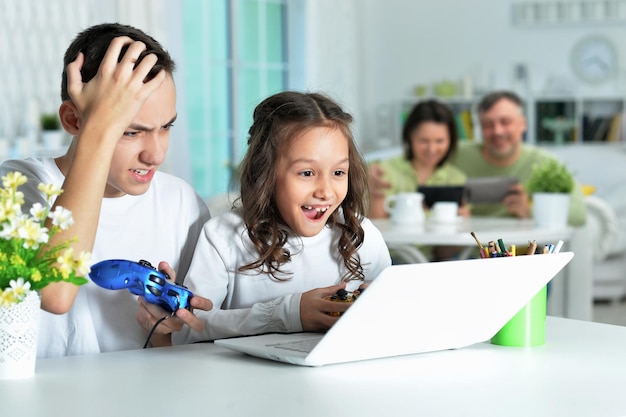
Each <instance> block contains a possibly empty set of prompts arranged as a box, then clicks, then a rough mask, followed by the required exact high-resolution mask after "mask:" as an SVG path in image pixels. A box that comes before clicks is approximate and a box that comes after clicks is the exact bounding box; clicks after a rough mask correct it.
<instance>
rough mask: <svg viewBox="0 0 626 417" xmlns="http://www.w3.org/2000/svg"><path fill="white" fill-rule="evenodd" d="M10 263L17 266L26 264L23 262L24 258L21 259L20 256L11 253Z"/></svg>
mask: <svg viewBox="0 0 626 417" xmlns="http://www.w3.org/2000/svg"><path fill="white" fill-rule="evenodd" d="M11 264H13V265H18V266H24V265H26V262H24V259H22V257H21V256H20V255H18V254H15V253H14V254H12V255H11Z"/></svg>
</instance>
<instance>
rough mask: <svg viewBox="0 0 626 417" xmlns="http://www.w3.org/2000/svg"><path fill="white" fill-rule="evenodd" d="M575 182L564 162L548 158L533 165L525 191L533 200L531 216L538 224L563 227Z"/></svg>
mask: <svg viewBox="0 0 626 417" xmlns="http://www.w3.org/2000/svg"><path fill="white" fill-rule="evenodd" d="M574 186H575V182H574V177H573V176H572V174H571V173H570V172H569V171H568V170H567V168H566V167H565V165H564V164H562V163H561V162H559V161H558V160H556V159H548V160H546V161H545V162H544V163H542V164H540V165H535V166H533V170H532V175H531V177H530V179H529V181H528V182H527V183H526V191H527V192H528V193H529V194H530V195H531V198H532V202H533V218H534V219H535V223H536V224H537V225H538V226H545V227H565V226H566V225H567V217H568V214H569V201H570V193H571V192H572V190H573V189H574Z"/></svg>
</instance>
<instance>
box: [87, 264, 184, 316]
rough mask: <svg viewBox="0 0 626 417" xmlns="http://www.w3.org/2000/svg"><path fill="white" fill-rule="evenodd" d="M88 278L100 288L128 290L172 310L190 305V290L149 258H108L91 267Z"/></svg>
mask: <svg viewBox="0 0 626 417" xmlns="http://www.w3.org/2000/svg"><path fill="white" fill-rule="evenodd" d="M89 277H90V278H91V280H92V281H93V282H94V283H96V284H97V285H98V286H100V287H102V288H106V289H109V290H121V289H124V288H128V291H130V292H131V293H133V294H135V295H140V296H143V297H144V298H145V300H146V301H147V302H149V303H151V304H158V305H160V306H161V307H163V309H165V310H167V311H169V312H174V311H176V310H178V309H179V308H186V309H191V306H190V305H189V300H190V299H191V297H193V293H192V292H191V291H189V290H188V289H187V288H185V287H183V286H180V285H177V284H174V283H172V282H170V281H168V280H167V278H168V277H167V276H166V275H165V274H164V273H162V272H160V271H157V270H156V268H154V267H153V266H152V265H150V262H148V261H144V260H140V261H139V262H133V261H126V260H122V259H109V260H106V261H101V262H98V263H97V264H95V265H93V266H92V267H91V272H90V273H89Z"/></svg>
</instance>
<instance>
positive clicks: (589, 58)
mask: <svg viewBox="0 0 626 417" xmlns="http://www.w3.org/2000/svg"><path fill="white" fill-rule="evenodd" d="M571 64H572V68H573V69H574V72H575V73H576V75H577V76H578V77H579V78H580V79H581V80H583V81H586V82H589V83H601V82H603V81H606V80H608V79H609V78H611V77H612V76H613V75H614V74H615V73H616V72H617V48H616V47H615V45H614V44H613V41H611V40H610V39H609V38H607V37H604V36H599V35H596V36H588V37H585V38H583V39H581V40H580V41H579V42H578V43H577V44H576V45H574V49H573V50H572V54H571Z"/></svg>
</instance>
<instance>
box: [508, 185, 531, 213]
mask: <svg viewBox="0 0 626 417" xmlns="http://www.w3.org/2000/svg"><path fill="white" fill-rule="evenodd" d="M502 203H503V204H504V205H505V206H506V209H507V211H508V212H509V213H511V214H513V215H514V216H515V217H518V218H520V219H528V218H530V214H531V212H530V200H529V198H528V194H526V190H525V189H524V187H523V186H522V185H521V184H513V185H511V187H510V188H509V193H508V194H507V195H506V197H504V199H503V200H502Z"/></svg>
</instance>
